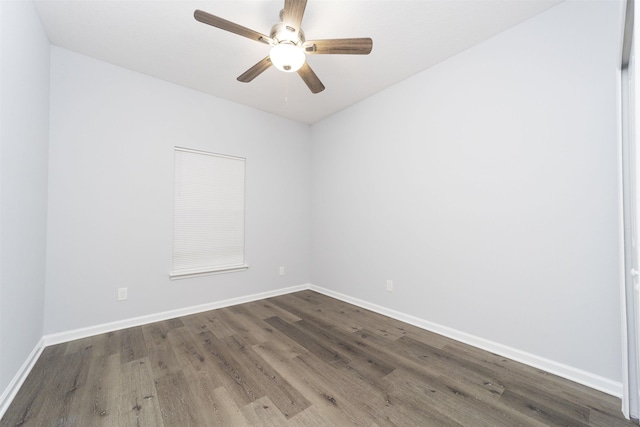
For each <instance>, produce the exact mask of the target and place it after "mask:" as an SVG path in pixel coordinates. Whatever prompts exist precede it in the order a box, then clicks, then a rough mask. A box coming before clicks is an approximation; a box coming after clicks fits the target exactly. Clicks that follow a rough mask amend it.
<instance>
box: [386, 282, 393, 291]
mask: <svg viewBox="0 0 640 427" xmlns="http://www.w3.org/2000/svg"><path fill="white" fill-rule="evenodd" d="M387 291H388V292H393V280H387Z"/></svg>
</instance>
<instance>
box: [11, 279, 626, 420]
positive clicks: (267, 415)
mask: <svg viewBox="0 0 640 427" xmlns="http://www.w3.org/2000/svg"><path fill="white" fill-rule="evenodd" d="M0 425H2V426H7V427H9V426H38V427H40V426H81V427H87V426H114V427H124V426H152V427H157V426H166V427H168V426H179V427H186V426H244V425H260V426H283V425H293V426H349V425H359V426H509V427H511V426H543V425H552V426H600V427H615V426H631V425H635V424H633V423H631V422H629V421H625V420H624V418H623V417H622V414H621V412H620V400H619V399H616V398H614V397H611V396H608V395H606V394H604V393H600V392H598V391H595V390H592V389H589V388H587V387H584V386H581V385H578V384H575V383H572V382H570V381H567V380H564V379H561V378H559V377H556V376H554V375H551V374H548V373H545V372H542V371H540V370H537V369H534V368H531V367H529V366H526V365H523V364H520V363H517V362H514V361H511V360H508V359H506V358H504V357H501V356H497V355H495V354H491V353H488V352H485V351H482V350H478V349H476V348H473V347H470V346H467V345H464V344H461V343H459V342H456V341H452V340H450V339H447V338H444V337H442V336H439V335H437V334H433V333H430V332H427V331H424V330H421V329H419V328H416V327H413V326H410V325H407V324H405V323H402V322H399V321H396V320H393V319H390V318H387V317H384V316H381V315H378V314H375V313H372V312H369V311H367V310H364V309H361V308H358V307H355V306H353V305H350V304H347V303H344V302H341V301H338V300H335V299H332V298H329V297H327V296H324V295H321V294H318V293H315V292H312V291H303V292H298V293H295V294H289V295H284V296H279V297H275V298H270V299H266V300H262V301H258V302H252V303H247V304H242V305H237V306H234V307H228V308H224V309H219V310H213V311H209V312H205V313H200V314H195V315H191V316H185V317H181V318H176V319H172V320H167V321H163V322H158V323H153V324H149V325H145V326H141V327H135V328H130V329H125V330H121V331H117V332H111V333H107V334H103V335H98V336H94V337H90V338H85V339H81V340H77V341H72V342H68V343H65V344H60V345H55V346H51V347H47V348H46V349H45V350H44V352H43V353H42V356H41V357H40V359H39V360H38V361H37V363H36V365H35V366H34V368H33V370H32V371H31V373H30V375H29V376H28V378H27V379H26V381H25V383H24V385H23V386H22V388H21V389H20V391H19V392H18V394H17V396H16V398H15V399H14V401H13V402H12V404H11V406H10V407H9V409H8V410H7V412H6V414H5V415H4V417H3V418H2V420H1V421H0Z"/></svg>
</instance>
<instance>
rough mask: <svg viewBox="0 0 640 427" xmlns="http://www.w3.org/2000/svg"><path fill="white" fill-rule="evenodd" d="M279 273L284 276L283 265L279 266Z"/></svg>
mask: <svg viewBox="0 0 640 427" xmlns="http://www.w3.org/2000/svg"><path fill="white" fill-rule="evenodd" d="M280 275H281V276H284V266H283V267H280Z"/></svg>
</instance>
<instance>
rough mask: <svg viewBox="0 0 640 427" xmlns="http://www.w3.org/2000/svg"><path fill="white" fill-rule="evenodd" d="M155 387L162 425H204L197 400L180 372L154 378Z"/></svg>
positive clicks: (189, 426) (187, 426) (194, 426)
mask: <svg viewBox="0 0 640 427" xmlns="http://www.w3.org/2000/svg"><path fill="white" fill-rule="evenodd" d="M155 387H156V390H157V392H158V402H159V406H160V413H161V414H162V422H163V425H164V426H167V427H169V426H184V427H196V426H203V425H206V424H205V420H204V419H203V418H202V416H201V414H200V410H199V408H198V400H197V399H196V398H195V397H194V396H193V393H192V392H191V389H190V387H189V383H188V382H187V379H186V378H185V376H184V374H183V373H182V372H176V373H171V374H169V375H165V376H163V377H161V378H158V379H156V380H155ZM145 425H154V424H145Z"/></svg>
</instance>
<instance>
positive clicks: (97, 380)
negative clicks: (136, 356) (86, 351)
mask: <svg viewBox="0 0 640 427" xmlns="http://www.w3.org/2000/svg"><path fill="white" fill-rule="evenodd" d="M119 369H120V354H118V353H114V354H110V355H106V356H97V357H93V358H92V359H91V361H90V365H89V371H88V375H87V382H86V386H85V387H84V390H83V391H82V393H81V394H80V396H79V397H78V398H77V399H74V400H73V401H72V403H71V406H70V408H69V412H70V413H71V414H76V417H77V418H76V419H77V420H78V421H77V422H78V425H91V426H117V425H118V422H119V421H118V412H119V409H118V404H117V401H118V396H119V394H120V393H121V392H122V387H121V384H120V376H119Z"/></svg>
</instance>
